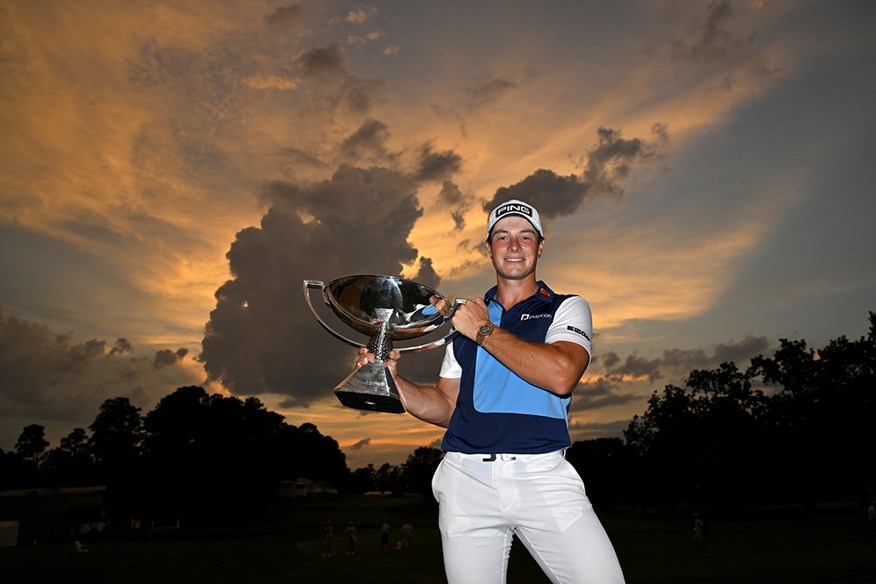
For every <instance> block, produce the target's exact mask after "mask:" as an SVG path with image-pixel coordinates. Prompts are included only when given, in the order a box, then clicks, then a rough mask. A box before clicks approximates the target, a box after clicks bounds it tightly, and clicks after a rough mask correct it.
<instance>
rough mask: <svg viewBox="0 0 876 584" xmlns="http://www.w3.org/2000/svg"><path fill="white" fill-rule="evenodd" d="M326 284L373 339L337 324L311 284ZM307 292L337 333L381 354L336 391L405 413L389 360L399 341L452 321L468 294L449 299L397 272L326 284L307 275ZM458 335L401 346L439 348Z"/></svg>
mask: <svg viewBox="0 0 876 584" xmlns="http://www.w3.org/2000/svg"><path fill="white" fill-rule="evenodd" d="M314 288H319V289H320V290H322V297H323V301H324V302H325V304H327V305H328V306H329V307H330V308H331V309H332V311H333V312H334V313H335V314H336V315H337V316H338V318H340V319H341V320H342V321H343V322H345V323H346V324H348V325H349V326H351V327H352V328H353V329H355V330H357V331H359V332H360V333H362V334H364V335H366V336H368V337H369V341H368V344H362V343H357V342H356V341H354V340H351V339H348V338H347V337H345V336H344V335H342V334H340V333H338V332H336V331H335V330H334V329H332V328H331V327H330V326H329V325H328V324H326V323H325V321H324V320H323V319H322V317H320V315H319V314H318V313H317V311H316V309H314V307H313V303H312V302H311V299H310V291H311V289H314ZM304 297H305V299H306V300H307V305H308V306H309V307H310V311H311V312H313V315H314V316H315V317H316V320H317V321H318V322H319V324H321V325H322V327H323V328H324V329H325V330H327V331H328V332H329V333H331V334H332V335H333V336H334V337H335V338H337V339H339V340H341V341H343V342H344V343H346V344H348V345H350V346H353V347H356V348H361V347H367V348H368V351H369V352H370V353H374V355H375V357H376V359H375V360H374V361H372V362H370V363H365V364H364V365H362V366H361V367H357V368H356V369H354V370H353V371H352V373H350V374H349V375H348V376H347V377H346V379H344V380H343V381H341V382H340V383H339V384H338V385H337V387H335V395H336V396H337V398H338V399H339V400H340V402H341V403H342V404H344V405H345V406H347V407H350V408H356V409H360V410H371V411H376V412H390V413H394V414H400V413H403V412H404V411H405V408H404V406H403V405H402V403H401V398H400V397H399V393H398V388H397V387H396V386H395V381H394V380H393V379H392V374H391V373H390V372H389V370H388V369H387V368H386V366H385V365H384V362H385V361H386V359H387V356H388V355H389V352H390V351H392V350H393V348H394V347H393V341H403V340H408V339H415V338H419V337H422V336H423V335H426V334H429V333H431V332H433V331H435V330H437V329H438V328H440V327H441V326H442V325H443V324H444V323H445V322H447V321H449V320H450V318H451V317H452V316H453V313H454V312H455V311H456V308H457V307H458V306H459V305H460V304H462V303H464V302H465V300H457V301H455V302H451V301H449V300H448V299H447V298H445V297H444V296H442V295H441V294H439V293H438V292H436V291H435V290H432V289H431V288H429V287H427V286H423V285H422V284H418V283H416V282H412V281H410V280H405V279H402V278H396V277H393V276H369V275H361V276H345V277H343V278H337V279H335V280H332V281H331V282H329V283H328V284H324V283H323V282H321V281H319V280H304ZM455 335H456V331H451V332H450V333H449V334H448V335H447V336H445V337H444V338H442V339H439V340H436V341H433V342H430V343H425V344H422V345H416V346H412V347H395V350H396V351H399V352H400V353H405V352H418V351H425V350H428V349H434V348H435V347H439V346H441V345H443V344H445V343H446V342H447V341H449V340H450V339H452V338H453V337H454V336H455Z"/></svg>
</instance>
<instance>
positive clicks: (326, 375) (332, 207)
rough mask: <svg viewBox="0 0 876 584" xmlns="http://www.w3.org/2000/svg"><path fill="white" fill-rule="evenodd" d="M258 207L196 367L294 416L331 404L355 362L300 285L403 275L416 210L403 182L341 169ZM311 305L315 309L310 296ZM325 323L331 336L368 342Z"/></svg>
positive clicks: (427, 271) (412, 187)
mask: <svg viewBox="0 0 876 584" xmlns="http://www.w3.org/2000/svg"><path fill="white" fill-rule="evenodd" d="M262 197H263V198H264V200H265V201H266V202H267V203H268V204H269V205H270V208H269V210H268V212H267V213H266V214H265V216H264V217H263V218H262V220H261V224H260V226H259V227H250V228H247V229H244V230H242V231H241V232H239V233H238V234H237V238H236V240H235V241H234V243H233V244H232V245H231V249H230V251H229V252H228V260H229V265H230V268H231V272H232V274H233V276H234V278H233V279H232V280H229V281H228V282H226V283H225V284H224V285H223V286H222V287H221V288H219V290H218V291H217V292H216V308H215V309H214V310H213V311H212V312H211V313H210V321H209V323H208V324H207V327H206V332H205V336H204V340H203V351H202V353H201V355H200V359H201V360H202V361H203V363H204V368H205V369H206V371H207V375H208V377H209V378H210V379H216V380H221V381H222V383H223V384H224V385H225V386H226V387H228V388H229V389H231V390H233V391H234V392H236V393H240V394H257V393H262V392H269V393H270V392H273V393H280V394H285V395H287V396H289V398H288V400H287V402H286V403H285V405H298V406H301V405H306V404H307V403H309V402H311V401H313V400H315V399H320V398H323V397H325V396H326V395H329V393H328V392H329V390H330V389H331V388H332V387H333V386H334V384H335V383H337V382H338V381H340V379H341V378H342V377H343V376H344V375H346V373H347V372H348V371H349V370H350V368H351V366H352V360H353V358H352V356H351V351H349V350H344V345H342V344H340V343H339V342H338V341H337V340H335V339H333V338H332V337H330V336H329V335H328V334H327V333H326V332H325V331H323V330H322V329H321V328H320V327H319V326H318V324H317V322H316V320H315V319H314V317H313V315H312V314H311V313H310V312H309V310H308V308H307V305H306V303H305V299H304V297H303V294H302V290H303V281H304V280H307V279H310V280H320V281H324V282H328V281H330V280H332V279H334V278H336V277H340V276H345V275H352V274H385V275H401V273H402V269H403V268H404V266H405V265H407V264H411V263H412V262H414V261H415V260H417V257H418V252H417V250H416V249H415V248H413V247H412V246H411V245H410V243H408V241H407V237H408V235H409V234H410V232H411V229H412V228H413V226H414V223H415V222H416V220H417V219H418V218H419V217H420V216H421V214H422V209H421V207H420V204H419V200H418V197H417V183H416V181H415V180H414V179H413V178H411V176H410V175H407V174H404V173H402V172H398V171H395V170H390V169H386V168H376V167H375V168H368V169H364V168H357V167H352V166H341V167H340V168H339V169H338V170H337V172H335V174H334V175H333V176H332V177H331V179H329V180H325V181H322V182H320V183H317V184H313V185H306V186H302V185H296V184H292V183H288V182H280V181H275V182H271V183H269V184H267V185H266V186H265V187H264V189H263V192H262ZM418 267H419V271H418V273H417V274H416V276H415V279H416V280H417V281H420V282H421V283H423V284H427V285H433V286H435V285H437V284H438V281H437V275H436V274H435V272H434V270H433V269H432V265H431V262H430V261H429V260H428V259H421V261H420V263H419V264H418ZM313 298H314V302H315V303H316V304H321V298H320V294H319V292H318V291H317V290H314V291H313ZM332 317H333V315H330V314H329V315H326V316H325V317H324V318H326V320H327V321H328V322H329V323H330V324H331V325H332V326H333V328H335V329H336V330H338V332H341V333H342V334H345V335H346V336H348V337H350V338H354V339H355V340H363V341H364V340H366V339H364V337H363V338H362V339H358V338H357V333H355V332H353V331H352V330H350V329H348V328H346V327H345V325H343V324H340V323H339V322H338V321H337V320H334V321H332Z"/></svg>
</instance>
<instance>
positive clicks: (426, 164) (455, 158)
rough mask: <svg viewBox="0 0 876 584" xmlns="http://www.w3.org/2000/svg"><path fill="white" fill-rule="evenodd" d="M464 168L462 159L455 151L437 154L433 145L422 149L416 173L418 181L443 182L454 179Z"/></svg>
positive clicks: (425, 145) (427, 145)
mask: <svg viewBox="0 0 876 584" xmlns="http://www.w3.org/2000/svg"><path fill="white" fill-rule="evenodd" d="M461 168H462V157H461V156H460V155H459V154H457V153H456V152H454V151H453V150H445V151H444V152H435V151H434V150H433V149H432V144H424V145H423V146H421V147H420V150H419V153H418V157H417V170H416V171H415V173H414V176H415V178H416V179H417V180H418V181H443V180H447V179H449V178H450V177H452V176H453V175H454V174H456V173H457V172H459V171H460V169H461Z"/></svg>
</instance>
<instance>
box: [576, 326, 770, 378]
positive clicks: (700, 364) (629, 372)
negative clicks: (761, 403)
mask: <svg viewBox="0 0 876 584" xmlns="http://www.w3.org/2000/svg"><path fill="white" fill-rule="evenodd" d="M769 349H770V342H769V340H768V339H767V338H766V337H754V336H751V335H748V336H746V337H745V338H744V339H743V340H742V341H740V342H738V343H736V342H727V343H719V344H717V345H715V346H714V347H712V348H711V349H704V348H697V349H677V348H676V349H667V350H664V351H663V355H662V356H661V357H659V358H656V359H645V358H643V357H640V356H639V355H636V354H632V355H627V356H626V357H621V356H620V355H618V354H617V353H616V352H614V351H608V352H606V353H605V354H604V355H600V356H598V357H597V358H595V359H594V361H593V363H594V369H595V370H598V371H600V372H601V374H603V375H605V376H606V377H607V378H610V379H615V380H622V379H630V378H632V380H634V381H635V380H638V379H642V378H645V377H647V378H648V381H649V383H653V382H655V381H657V380H660V379H673V380H681V379H683V378H684V377H686V376H687V374H688V373H689V372H690V371H691V370H693V369H712V368H715V367H718V366H719V365H720V364H721V363H724V362H727V361H732V362H733V363H736V365H738V366H739V367H740V368H745V367H747V366H748V365H749V362H750V360H751V358H752V357H756V356H757V355H760V354H764V353H766V352H767V351H768V350H769Z"/></svg>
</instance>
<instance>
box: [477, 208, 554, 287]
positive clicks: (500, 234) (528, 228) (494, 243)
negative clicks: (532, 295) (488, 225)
mask: <svg viewBox="0 0 876 584" xmlns="http://www.w3.org/2000/svg"><path fill="white" fill-rule="evenodd" d="M543 248H544V240H543V239H542V240H541V241H539V238H538V232H537V231H536V230H535V227H533V226H532V223H530V222H529V221H527V220H526V219H524V218H523V217H518V216H516V215H512V216H510V217H505V218H504V219H502V220H501V221H499V222H498V223H496V225H494V226H493V233H492V236H491V237H490V241H489V251H490V258H491V259H492V260H493V267H494V268H495V269H496V273H497V274H498V275H499V276H500V277H502V278H505V279H508V280H523V279H525V278H527V277H529V276H530V275H531V274H534V273H535V266H536V264H537V263H538V258H539V256H540V255H541V252H542V249H543Z"/></svg>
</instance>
